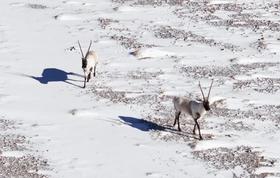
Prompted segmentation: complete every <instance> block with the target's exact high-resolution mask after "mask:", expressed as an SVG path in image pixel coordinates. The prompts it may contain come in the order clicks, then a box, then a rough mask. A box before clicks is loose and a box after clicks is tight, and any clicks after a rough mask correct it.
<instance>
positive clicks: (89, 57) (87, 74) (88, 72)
mask: <svg viewBox="0 0 280 178" xmlns="http://www.w3.org/2000/svg"><path fill="white" fill-rule="evenodd" d="M78 44H79V47H80V51H81V54H82V68H83V70H84V78H85V80H84V88H85V87H86V83H87V82H89V80H90V78H91V76H92V72H93V76H94V77H95V74H96V66H97V63H98V57H97V54H96V52H95V51H90V47H91V44H92V41H91V40H90V44H89V47H88V50H87V52H86V55H85V56H84V53H83V50H82V47H81V44H80V42H79V41H78Z"/></svg>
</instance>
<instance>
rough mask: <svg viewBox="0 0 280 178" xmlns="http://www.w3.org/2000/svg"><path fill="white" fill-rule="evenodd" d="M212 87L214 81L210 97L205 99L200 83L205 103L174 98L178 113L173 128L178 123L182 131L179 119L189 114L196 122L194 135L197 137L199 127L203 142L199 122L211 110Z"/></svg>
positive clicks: (200, 137)
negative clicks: (181, 115)
mask: <svg viewBox="0 0 280 178" xmlns="http://www.w3.org/2000/svg"><path fill="white" fill-rule="evenodd" d="M212 85H213V80H212V82H211V85H210V88H209V92H208V96H207V98H205V96H204V93H203V90H202V88H201V85H200V82H199V84H198V86H199V88H200V91H201V94H202V96H203V101H197V100H193V99H189V98H185V97H174V98H173V104H174V107H175V111H176V112H175V120H174V124H173V127H174V126H175V125H176V123H177V122H178V130H179V131H181V128H180V122H179V117H180V114H181V113H182V112H184V113H187V114H188V115H190V116H192V118H193V120H194V122H195V124H194V128H193V134H194V135H195V131H196V127H197V128H198V132H199V139H200V140H202V136H201V133H200V126H199V124H198V122H197V120H198V119H199V118H201V117H202V116H203V115H204V114H205V113H206V111H209V110H210V105H209V96H210V92H211V88H212Z"/></svg>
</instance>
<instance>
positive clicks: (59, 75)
mask: <svg viewBox="0 0 280 178" xmlns="http://www.w3.org/2000/svg"><path fill="white" fill-rule="evenodd" d="M24 76H27V77H30V78H33V79H35V80H37V81H38V82H40V83H42V84H48V83H49V82H65V83H67V84H70V85H73V86H76V87H80V88H82V86H79V85H77V84H75V83H72V82H73V81H74V82H83V81H81V80H74V79H70V78H69V76H78V77H83V76H82V75H80V74H77V73H73V72H65V71H64V70H60V69H56V68H46V69H44V70H43V72H42V76H41V77H35V76H30V75H24ZM70 81H71V82H70Z"/></svg>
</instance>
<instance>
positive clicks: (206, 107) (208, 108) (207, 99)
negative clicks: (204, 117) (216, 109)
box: [198, 80, 213, 111]
mask: <svg viewBox="0 0 280 178" xmlns="http://www.w3.org/2000/svg"><path fill="white" fill-rule="evenodd" d="M212 85H213V80H212V82H211V85H210V88H209V91H208V96H207V98H205V96H204V93H203V90H202V88H201V85H200V82H199V84H198V86H199V88H200V91H201V94H202V97H203V106H204V108H205V110H206V111H209V110H210V105H209V96H210V92H211V89H212Z"/></svg>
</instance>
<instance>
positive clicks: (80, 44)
mask: <svg viewBox="0 0 280 178" xmlns="http://www.w3.org/2000/svg"><path fill="white" fill-rule="evenodd" d="M78 44H79V47H80V51H81V54H82V57H83V58H85V56H84V53H83V50H82V47H81V44H80V41H79V40H78Z"/></svg>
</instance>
